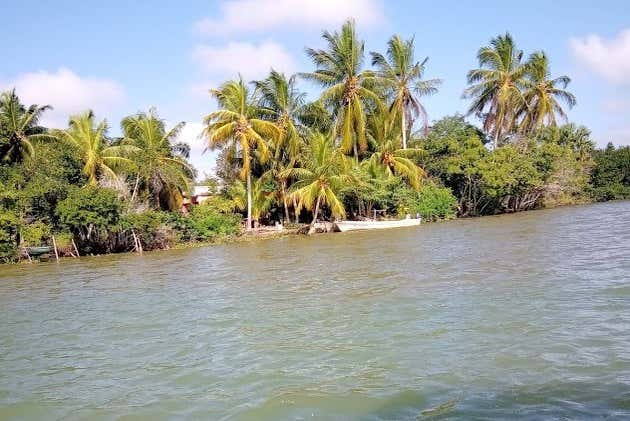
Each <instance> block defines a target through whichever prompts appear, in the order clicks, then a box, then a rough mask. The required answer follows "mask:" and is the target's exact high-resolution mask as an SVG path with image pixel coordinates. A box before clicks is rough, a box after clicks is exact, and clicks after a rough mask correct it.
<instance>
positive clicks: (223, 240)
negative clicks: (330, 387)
mask: <svg viewBox="0 0 630 421" xmlns="http://www.w3.org/2000/svg"><path fill="white" fill-rule="evenodd" d="M627 201H629V200H627V199H626V200H623V199H622V200H609V201H604V202H584V203H572V204H566V205H558V206H553V207H542V208H536V209H529V210H526V211H520V212H505V213H499V214H495V215H481V216H465V217H456V218H450V219H438V220H435V221H427V222H422V224H421V225H420V226H422V225H424V224H436V223H445V222H452V221H458V220H468V219H478V218H487V217H498V216H505V215H517V214H523V213H528V212H535V211H544V210H553V209H561V208H570V207H579V206H589V205H597V204H603V203H617V202H627ZM304 226H308V224H304ZM299 231H300V229H299V228H291V229H286V230H283V231H262V232H259V233H256V232H255V231H254V232H252V233H251V234H247V233H243V234H240V235H230V236H225V237H220V238H217V239H214V240H212V241H200V242H187V243H178V244H175V245H173V246H172V247H169V248H162V249H153V250H146V251H144V253H154V252H164V251H170V250H187V249H196V248H203V247H212V246H217V245H223V244H236V243H248V242H254V241H263V240H271V239H277V238H282V237H299V236H307V237H308V236H309V235H307V234H302V233H300V232H299ZM326 234H334V233H330V232H325V233H316V234H313V235H326ZM131 254H139V253H138V252H136V251H133V250H130V251H126V252H120V253H102V254H90V255H86V256H80V257H78V258H77V257H72V256H60V257H59V261H58V262H59V263H61V262H63V261H72V260H78V259H80V258H81V257H101V256H115V255H131ZM39 263H57V261H56V260H55V258H54V256H51V257H50V258H49V260H48V261H40V260H39V259H33V261H32V262H29V261H28V260H26V259H22V260H20V261H18V262H13V263H2V264H0V267H2V266H5V265H31V264H39Z"/></svg>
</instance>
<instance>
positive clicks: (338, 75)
mask: <svg viewBox="0 0 630 421" xmlns="http://www.w3.org/2000/svg"><path fill="white" fill-rule="evenodd" d="M323 40H324V42H325V47H324V48H322V49H314V48H308V49H306V53H307V55H308V57H309V58H310V59H311V60H312V62H313V66H314V70H313V71H311V72H306V73H300V74H298V75H293V76H289V77H287V76H285V75H284V74H281V73H279V72H276V71H273V70H272V71H271V72H270V74H269V76H268V77H267V78H265V79H263V80H258V81H253V82H251V83H246V82H245V81H243V80H242V79H238V80H231V81H227V82H225V83H224V84H223V85H221V86H220V87H219V88H217V89H213V90H211V91H210V93H211V95H212V96H213V97H214V98H215V99H216V101H217V103H218V105H219V107H218V109H217V111H214V112H212V113H210V114H209V115H208V116H207V117H206V118H205V119H204V125H205V130H204V136H205V138H206V139H207V142H208V146H209V148H212V149H219V150H220V152H219V159H218V162H217V173H216V178H215V179H209V180H206V181H205V183H207V184H208V185H211V186H212V188H213V189H214V191H215V193H216V194H215V195H214V196H213V198H212V199H211V200H209V201H208V202H206V203H204V204H203V205H199V206H194V207H192V208H191V211H190V212H189V213H187V214H184V213H182V211H181V205H182V200H183V198H184V196H185V195H186V194H187V193H188V192H190V190H191V186H192V182H193V179H194V177H195V176H196V173H195V170H194V169H193V168H192V167H191V166H190V164H189V163H188V161H187V159H188V154H189V148H188V146H187V145H185V144H181V143H177V141H176V140H177V137H178V133H179V132H180V130H181V129H182V127H183V124H184V123H179V124H177V125H175V126H174V127H173V128H172V129H170V130H169V129H167V127H166V126H165V124H164V121H163V120H161V119H160V118H159V117H158V115H157V113H156V111H155V110H149V111H148V112H146V113H138V114H136V115H131V116H128V117H126V118H124V119H123V120H122V122H121V124H120V126H121V133H122V136H120V137H112V136H110V135H109V132H108V126H107V124H106V122H105V121H98V120H97V119H96V117H95V116H94V114H93V113H92V112H90V111H87V112H85V113H83V114H80V115H76V116H72V117H71V118H70V120H69V123H68V127H67V128H66V129H65V130H58V129H48V128H45V127H42V126H40V125H39V120H40V119H41V117H42V115H43V114H44V113H45V112H46V111H47V110H48V109H49V108H50V107H49V106H48V105H46V106H38V105H31V106H28V107H27V106H25V105H23V104H22V103H21V102H20V100H19V98H18V96H17V94H16V92H14V91H11V92H5V93H3V94H2V97H1V100H0V260H2V261H12V260H15V259H17V258H18V257H19V255H20V253H21V250H22V249H23V248H24V247H28V246H36V245H40V244H46V243H49V241H50V239H51V236H53V235H54V236H55V239H56V241H57V243H58V245H59V247H60V250H61V251H62V254H70V253H71V252H72V251H73V250H74V248H73V247H74V245H73V244H72V243H73V242H74V243H75V244H76V247H77V248H78V249H79V251H80V253H82V254H84V253H106V252H118V251H128V250H132V249H134V247H136V246H137V242H136V238H137V239H139V241H140V243H141V244H142V246H143V247H144V248H145V249H152V248H168V247H170V246H172V245H174V244H176V243H180V242H195V241H211V240H213V239H216V238H218V237H223V236H227V235H237V234H239V233H240V232H241V219H242V215H244V216H246V217H247V222H246V223H245V227H246V229H247V230H251V229H252V228H253V227H254V226H256V224H266V223H271V222H273V221H279V220H282V221H284V222H285V224H287V223H301V222H309V223H311V228H312V227H313V224H314V222H315V221H316V220H318V219H331V218H352V219H360V218H366V217H371V216H372V215H373V214H374V211H379V213H381V214H382V213H385V214H387V215H390V216H404V215H406V214H412V215H416V214H419V215H422V217H423V218H425V219H428V220H435V219H440V218H453V217H456V216H462V217H463V216H477V215H485V214H495V213H502V212H517V211H522V210H527V209H532V208H536V207H544V206H558V205H565V204H574V203H582V202H588V201H593V200H612V199H628V198H630V147H619V148H615V147H614V146H612V145H608V146H607V147H606V148H605V149H603V150H596V149H595V148H594V143H593V141H592V140H591V139H590V133H589V131H588V130H587V129H586V128H584V127H578V126H575V125H573V124H570V123H569V122H568V121H567V119H566V113H565V109H564V108H563V107H568V108H571V107H573V106H574V105H575V103H576V99H575V98H574V96H573V95H572V94H571V93H570V92H569V91H567V90H566V89H567V87H568V85H569V83H570V79H569V78H568V77H567V76H559V77H552V76H551V71H550V67H549V60H548V58H547V56H546V55H545V54H544V53H543V52H534V53H533V54H531V55H530V56H529V57H527V58H525V56H524V54H523V52H522V51H520V50H519V49H518V48H517V47H516V45H515V43H514V40H513V39H512V38H511V36H510V35H509V34H505V35H501V36H498V37H496V38H494V39H492V40H491V42H490V44H489V45H488V46H484V47H482V48H481V49H480V50H479V52H478V55H477V57H478V61H479V68H478V69H474V70H471V71H470V72H469V73H468V80H469V86H468V87H467V88H466V89H465V91H464V96H465V97H466V98H469V99H470V100H471V106H470V109H469V113H468V114H469V115H470V116H474V117H476V118H478V119H479V120H480V121H481V122H482V128H481V129H480V128H477V127H475V126H473V125H472V124H470V123H468V122H467V121H466V119H465V116H461V115H454V116H449V117H445V118H442V119H441V120H438V121H435V122H434V123H433V124H432V125H431V126H430V127H429V124H428V121H429V120H428V114H427V110H426V109H425V107H424V105H423V103H422V98H423V97H424V96H426V95H432V94H436V93H437V92H438V88H439V86H440V80H439V79H426V78H425V77H424V75H425V70H426V67H427V65H428V59H426V58H425V59H423V60H418V59H416V57H415V45H414V40H413V39H411V40H404V39H401V38H400V37H398V36H393V37H392V38H391V39H390V40H389V42H388V47H387V51H386V52H385V53H384V54H382V53H378V52H371V53H370V54H369V55H368V54H366V52H365V47H364V43H363V41H361V40H360V39H359V38H358V36H357V34H356V32H355V28H354V24H353V23H352V22H350V21H349V22H346V23H345V24H344V25H343V26H342V28H341V30H340V31H339V32H324V33H323ZM368 58H369V60H368V63H366V59H368ZM368 64H371V65H368ZM300 79H304V80H308V81H311V82H313V83H315V84H317V85H319V86H321V88H322V91H321V94H320V95H319V97H318V98H315V99H314V101H308V100H307V97H306V95H305V93H304V92H303V91H300V89H299V86H298V81H299V80H300Z"/></svg>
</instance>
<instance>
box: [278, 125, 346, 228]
mask: <svg viewBox="0 0 630 421" xmlns="http://www.w3.org/2000/svg"><path fill="white" fill-rule="evenodd" d="M304 154H305V157H304V159H303V161H302V166H301V167H299V168H291V169H288V170H286V171H285V174H284V176H286V177H294V178H295V179H297V181H296V182H295V183H294V184H293V186H291V191H290V196H291V197H294V198H295V199H296V200H297V205H298V209H297V212H298V213H299V211H300V210H301V209H302V208H306V209H307V210H311V211H312V212H313V220H312V222H311V226H310V230H309V233H312V232H313V231H314V226H315V222H316V221H317V218H318V216H319V212H320V210H321V207H322V206H323V205H327V206H328V207H329V208H330V211H331V213H332V215H333V216H334V217H338V218H342V217H344V216H345V214H346V211H345V208H344V206H343V203H342V201H341V200H340V199H339V197H338V194H339V192H340V191H341V189H342V188H343V187H344V186H347V185H348V184H350V183H352V182H353V179H352V177H351V176H350V175H349V168H350V164H349V163H348V162H347V159H346V157H345V155H343V152H342V151H341V150H340V149H336V148H335V142H334V137H333V136H330V135H324V134H321V133H315V134H312V135H311V136H310V139H309V143H308V145H307V147H306V149H305V151H304Z"/></svg>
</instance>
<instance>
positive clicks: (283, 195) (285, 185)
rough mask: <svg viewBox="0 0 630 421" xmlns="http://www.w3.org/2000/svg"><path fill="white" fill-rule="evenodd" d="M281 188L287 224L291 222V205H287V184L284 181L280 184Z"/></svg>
mask: <svg viewBox="0 0 630 421" xmlns="http://www.w3.org/2000/svg"><path fill="white" fill-rule="evenodd" d="M280 188H281V189H282V204H284V218H285V219H286V221H287V222H291V219H290V217H289V205H288V204H287V182H286V180H282V181H281V182H280Z"/></svg>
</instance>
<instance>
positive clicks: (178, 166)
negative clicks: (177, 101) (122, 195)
mask: <svg viewBox="0 0 630 421" xmlns="http://www.w3.org/2000/svg"><path fill="white" fill-rule="evenodd" d="M184 125H185V123H184V122H180V123H178V124H176V125H175V126H174V127H173V128H172V129H170V130H168V131H167V130H166V126H165V124H164V120H161V119H160V118H159V117H158V116H157V114H156V112H155V110H154V109H151V110H149V112H148V113H138V114H136V115H133V116H128V117H125V118H124V119H123V121H122V129H123V134H124V136H125V137H124V140H123V144H125V145H131V146H133V147H134V148H136V151H135V153H134V154H133V160H134V163H135V164H136V167H137V168H136V180H135V183H134V188H133V193H132V195H131V200H132V201H133V200H134V198H135V197H136V195H137V193H138V189H139V188H143V189H145V190H146V191H147V192H148V193H149V197H150V200H151V202H152V204H153V206H155V207H156V208H158V209H176V208H178V204H179V203H180V202H181V199H182V192H184V191H186V190H188V188H189V187H190V183H191V181H192V177H193V176H194V169H193V168H192V167H191V166H190V165H189V164H188V163H187V162H186V159H187V158H188V155H189V152H190V148H189V146H188V145H187V144H185V143H178V142H177V141H176V140H177V137H178V136H179V133H180V132H181V130H182V128H183V127H184Z"/></svg>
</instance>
